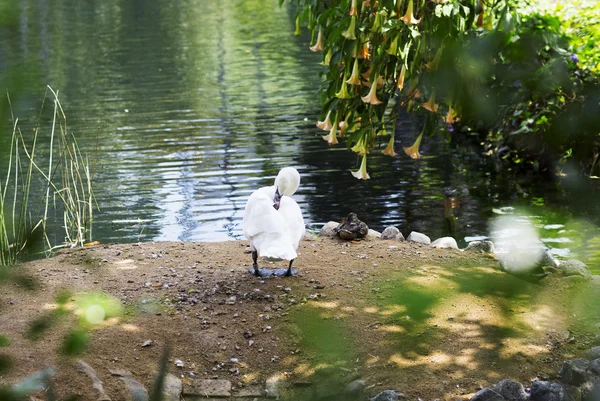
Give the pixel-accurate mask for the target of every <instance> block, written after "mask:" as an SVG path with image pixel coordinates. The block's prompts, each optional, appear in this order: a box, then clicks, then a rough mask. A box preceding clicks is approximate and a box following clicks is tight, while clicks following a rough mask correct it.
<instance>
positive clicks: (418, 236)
mask: <svg viewBox="0 0 600 401" xmlns="http://www.w3.org/2000/svg"><path fill="white" fill-rule="evenodd" d="M406 240H407V241H410V242H416V243H419V244H425V245H430V244H431V239H429V237H428V236H426V235H425V234H423V233H419V232H416V231H413V232H411V233H410V235H409V236H408V237H407V238H406Z"/></svg>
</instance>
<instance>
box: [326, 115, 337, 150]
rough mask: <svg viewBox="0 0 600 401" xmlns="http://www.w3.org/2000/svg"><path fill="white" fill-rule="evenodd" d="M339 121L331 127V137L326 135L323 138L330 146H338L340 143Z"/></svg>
mask: <svg viewBox="0 0 600 401" xmlns="http://www.w3.org/2000/svg"><path fill="white" fill-rule="evenodd" d="M337 126H338V124H337V120H336V121H335V124H333V126H332V127H331V129H330V130H329V135H325V136H323V139H324V140H326V141H327V143H328V144H330V145H336V144H337V143H338V140H337Z"/></svg>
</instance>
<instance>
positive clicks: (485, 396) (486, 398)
mask: <svg viewBox="0 0 600 401" xmlns="http://www.w3.org/2000/svg"><path fill="white" fill-rule="evenodd" d="M471 401H504V397H502V396H501V395H500V394H499V393H497V392H496V391H494V390H492V389H491V388H484V389H481V390H479V391H478V392H476V393H475V395H474V396H473V398H471Z"/></svg>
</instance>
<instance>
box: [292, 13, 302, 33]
mask: <svg viewBox="0 0 600 401" xmlns="http://www.w3.org/2000/svg"><path fill="white" fill-rule="evenodd" d="M294 35H302V29H300V16H299V15H298V16H296V32H294Z"/></svg>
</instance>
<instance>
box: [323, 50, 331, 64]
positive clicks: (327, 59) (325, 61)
mask: <svg viewBox="0 0 600 401" xmlns="http://www.w3.org/2000/svg"><path fill="white" fill-rule="evenodd" d="M331 55H332V53H331V49H329V51H327V53H325V57H324V58H323V62H321V65H329V63H331Z"/></svg>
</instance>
